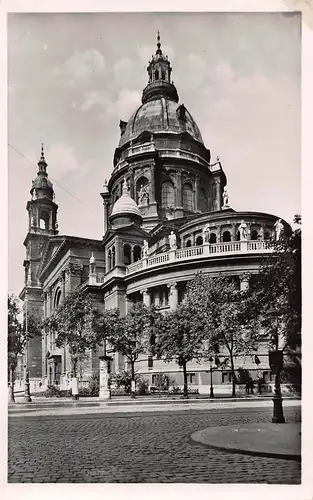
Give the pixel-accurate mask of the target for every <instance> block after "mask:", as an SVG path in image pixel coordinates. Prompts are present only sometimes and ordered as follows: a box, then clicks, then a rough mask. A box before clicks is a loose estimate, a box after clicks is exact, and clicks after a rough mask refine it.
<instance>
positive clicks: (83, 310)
mask: <svg viewBox="0 0 313 500" xmlns="http://www.w3.org/2000/svg"><path fill="white" fill-rule="evenodd" d="M93 309H94V308H93V306H92V296H91V295H90V294H86V293H85V292H84V291H82V290H80V289H75V290H73V291H72V292H70V293H69V294H68V295H67V296H66V297H65V298H64V300H63V301H62V302H61V304H60V305H59V307H58V309H57V310H56V311H55V312H53V314H52V315H51V316H50V317H49V318H47V320H46V321H45V322H44V326H45V327H47V328H49V329H50V331H51V332H53V333H54V334H55V335H56V339H55V344H56V346H57V347H62V346H63V345H65V344H67V345H68V346H69V353H70V355H71V361H72V370H73V376H74V377H76V376H77V364H78V361H80V360H82V359H83V358H84V356H85V353H86V350H87V349H88V348H89V347H90V343H91V340H92V338H93V336H94V334H93V331H92V324H93Z"/></svg>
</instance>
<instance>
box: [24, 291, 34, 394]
mask: <svg viewBox="0 0 313 500" xmlns="http://www.w3.org/2000/svg"><path fill="white" fill-rule="evenodd" d="M24 401H25V403H31V401H32V399H31V397H30V390H29V369H28V298H27V288H26V290H25V357H24Z"/></svg>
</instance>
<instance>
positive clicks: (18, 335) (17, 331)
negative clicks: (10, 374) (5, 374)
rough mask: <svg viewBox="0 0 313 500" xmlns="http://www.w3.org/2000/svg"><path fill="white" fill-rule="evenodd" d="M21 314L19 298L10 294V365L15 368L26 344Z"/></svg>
mask: <svg viewBox="0 0 313 500" xmlns="http://www.w3.org/2000/svg"><path fill="white" fill-rule="evenodd" d="M20 314H21V311H20V308H19V306H18V299H17V298H16V297H15V296H14V295H9V296H8V365H9V368H10V369H11V370H12V369H13V370H15V368H16V366H17V358H18V355H20V354H23V351H24V346H25V340H26V339H25V331H24V329H23V326H22V323H21V322H20V320H19V315H20Z"/></svg>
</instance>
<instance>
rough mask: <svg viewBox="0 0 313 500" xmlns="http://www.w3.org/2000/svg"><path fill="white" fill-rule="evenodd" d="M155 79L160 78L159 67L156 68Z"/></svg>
mask: <svg viewBox="0 0 313 500" xmlns="http://www.w3.org/2000/svg"><path fill="white" fill-rule="evenodd" d="M154 79H155V80H158V79H159V70H158V69H156V70H155V72H154Z"/></svg>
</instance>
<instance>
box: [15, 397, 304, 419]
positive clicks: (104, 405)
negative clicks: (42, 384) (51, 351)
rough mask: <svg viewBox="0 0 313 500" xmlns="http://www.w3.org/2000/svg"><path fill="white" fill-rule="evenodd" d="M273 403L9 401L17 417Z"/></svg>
mask: <svg viewBox="0 0 313 500" xmlns="http://www.w3.org/2000/svg"><path fill="white" fill-rule="evenodd" d="M283 404H284V407H300V406H301V401H300V400H296V399H288V400H285V401H284V403H283ZM272 406H273V402H272V400H271V399H269V398H264V399H263V400H262V399H261V398H259V399H254V400H252V399H232V398H223V399H220V400H218V399H212V400H210V399H204V400H199V399H193V400H192V399H189V400H172V401H171V400H166V401H138V400H137V399H135V400H131V401H127V402H126V401H120V402H118V403H117V402H113V403H112V402H111V401H104V402H99V401H98V400H96V399H95V400H94V401H92V402H91V401H90V398H88V401H73V400H68V401H63V402H60V401H59V400H56V401H51V402H50V403H46V402H45V401H40V402H39V401H38V402H32V403H25V404H21V403H16V404H9V417H18V416H21V415H23V416H32V417H33V416H49V415H67V416H68V415H87V414H99V413H106V414H117V413H119V414H121V413H145V412H167V411H182V410H183V411H188V410H216V409H226V408H229V409H231V408H238V409H241V408H242V409H243V408H260V407H262V408H271V407H272Z"/></svg>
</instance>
